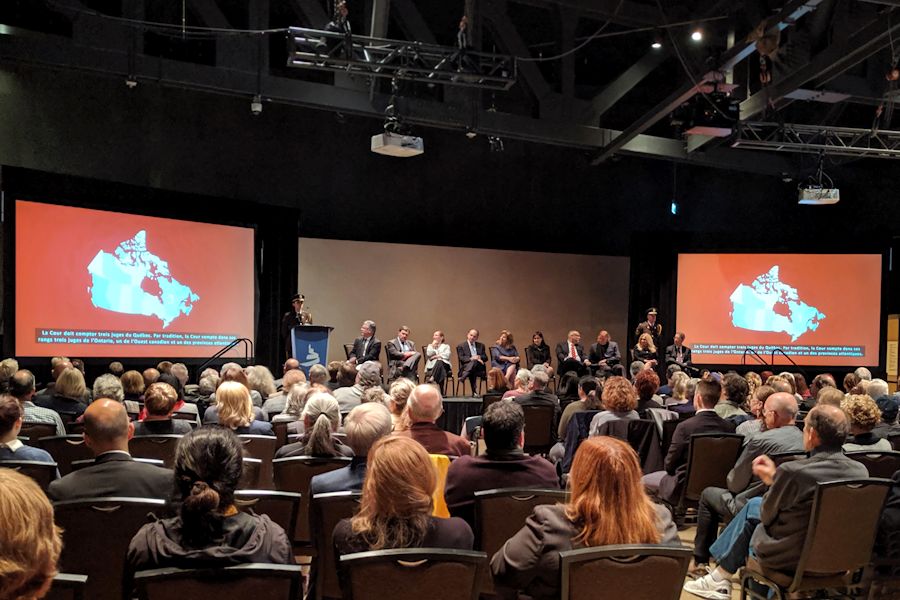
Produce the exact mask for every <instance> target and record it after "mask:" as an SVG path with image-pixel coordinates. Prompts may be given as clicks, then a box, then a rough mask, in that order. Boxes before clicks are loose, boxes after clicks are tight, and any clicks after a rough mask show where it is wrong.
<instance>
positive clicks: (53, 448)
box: [39, 435, 94, 476]
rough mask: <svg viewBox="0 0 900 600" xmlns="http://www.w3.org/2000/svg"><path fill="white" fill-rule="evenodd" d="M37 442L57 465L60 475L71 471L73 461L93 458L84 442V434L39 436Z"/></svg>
mask: <svg viewBox="0 0 900 600" xmlns="http://www.w3.org/2000/svg"><path fill="white" fill-rule="evenodd" d="M39 443H40V446H41V448H43V449H44V450H46V451H47V452H49V453H50V456H52V457H53V460H55V461H56V464H57V465H59V474H60V475H62V476H66V475H68V474H69V473H71V472H72V462H73V461H76V460H90V459H93V458H94V453H93V452H91V449H90V448H88V447H87V444H85V443H84V436H81V435H51V436H50V437H45V438H41V439H40V442H39Z"/></svg>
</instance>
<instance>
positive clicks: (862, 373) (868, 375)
mask: <svg viewBox="0 0 900 600" xmlns="http://www.w3.org/2000/svg"><path fill="white" fill-rule="evenodd" d="M853 372H854V373H855V374H856V376H857V377H859V378H860V380H861V381H872V371H870V370H868V369H867V368H865V367H859V368H857V369H856V370H855V371H853ZM870 395H871V394H870Z"/></svg>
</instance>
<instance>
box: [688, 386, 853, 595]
mask: <svg viewBox="0 0 900 600" xmlns="http://www.w3.org/2000/svg"><path fill="white" fill-rule="evenodd" d="M775 395H777V394H775ZM770 397H771V396H770ZM766 406H767V407H768V402H767V403H766ZM849 432H850V423H849V421H848V419H847V415H846V414H845V413H844V411H842V410H841V409H840V408H837V407H835V406H828V405H822V406H816V407H814V408H813V409H812V410H811V411H809V414H807V415H806V422H805V425H804V427H803V434H802V436H803V448H804V450H806V451H807V452H809V458H801V459H799V460H794V461H789V462H785V463H783V464H782V465H781V466H780V467H777V468H776V466H775V463H774V462H773V461H772V459H771V458H769V457H768V456H766V455H762V456H759V457H757V458H756V459H755V460H754V461H753V472H754V474H755V475H756V476H757V477H758V478H759V479H760V480H761V481H762V483H763V484H764V485H765V486H766V488H767V491H766V493H765V495H764V496H762V497H761V498H753V499H751V500H749V501H748V502H747V504H746V505H745V506H744V508H742V509H741V511H740V512H739V513H738V514H737V515H736V516H735V517H734V519H733V520H732V521H731V523H729V524H728V527H726V528H725V530H724V531H723V532H722V535H720V536H719V538H718V539H717V540H716V542H715V543H714V544H713V546H712V549H711V550H712V556H713V557H715V559H716V562H717V563H718V566H717V567H716V569H715V570H714V571H712V572H710V573H709V574H708V575H705V576H703V577H700V578H699V579H697V580H694V581H690V582H688V583H686V584H685V586H684V590H685V591H686V592H690V593H692V594H695V595H697V596H700V597H702V598H713V599H721V600H729V599H730V598H731V575H732V573H736V572H737V571H738V569H740V567H742V566H744V565H745V564H746V562H747V557H748V555H749V551H750V548H751V547H752V548H753V552H754V555H755V560H757V561H758V562H759V564H760V565H761V566H762V567H763V568H765V569H772V570H777V571H787V572H791V571H794V570H795V569H796V568H797V563H798V562H799V560H800V551H801V550H802V549H803V544H804V542H805V541H806V532H807V530H808V529H809V516H810V512H811V510H812V504H813V500H814V499H815V497H816V490H817V488H818V485H819V484H820V483H822V482H826V481H835V480H839V479H866V478H868V477H869V472H868V471H867V470H866V468H865V466H863V465H862V464H861V463H859V462H857V461H855V460H853V459H850V458H848V457H846V456H845V455H844V453H843V451H842V450H841V446H842V445H843V444H844V442H845V441H846V439H847V435H848V434H849Z"/></svg>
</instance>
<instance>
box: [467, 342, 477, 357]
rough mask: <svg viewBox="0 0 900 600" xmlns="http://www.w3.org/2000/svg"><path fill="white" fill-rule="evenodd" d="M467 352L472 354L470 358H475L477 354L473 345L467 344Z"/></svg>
mask: <svg viewBox="0 0 900 600" xmlns="http://www.w3.org/2000/svg"><path fill="white" fill-rule="evenodd" d="M469 351H470V352H471V353H472V356H475V355H476V354H477V352H475V344H472V343H470V344H469Z"/></svg>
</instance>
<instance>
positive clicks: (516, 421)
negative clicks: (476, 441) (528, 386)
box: [481, 400, 525, 451]
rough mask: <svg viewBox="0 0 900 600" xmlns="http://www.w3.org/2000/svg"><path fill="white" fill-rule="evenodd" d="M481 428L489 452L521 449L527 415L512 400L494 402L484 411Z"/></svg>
mask: <svg viewBox="0 0 900 600" xmlns="http://www.w3.org/2000/svg"><path fill="white" fill-rule="evenodd" d="M481 428H482V429H481V431H482V433H483V434H484V444H485V446H486V447H487V449H488V451H492V450H493V451H498V450H512V449H513V448H517V447H519V442H520V441H521V436H522V431H523V429H524V428H525V413H524V412H523V411H522V407H521V406H519V405H518V404H517V403H516V402H513V401H512V400H504V401H501V402H494V403H493V404H491V405H490V406H488V407H487V409H486V410H485V411H484V416H483V417H482V421H481Z"/></svg>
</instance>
